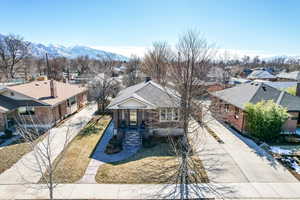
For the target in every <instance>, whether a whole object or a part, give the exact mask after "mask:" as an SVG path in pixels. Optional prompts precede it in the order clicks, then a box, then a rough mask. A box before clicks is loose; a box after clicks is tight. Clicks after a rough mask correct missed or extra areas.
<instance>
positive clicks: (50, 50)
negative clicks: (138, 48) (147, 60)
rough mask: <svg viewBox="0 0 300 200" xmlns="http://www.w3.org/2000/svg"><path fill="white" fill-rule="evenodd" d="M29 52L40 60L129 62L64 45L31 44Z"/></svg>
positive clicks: (109, 54) (101, 51) (84, 47)
mask: <svg viewBox="0 0 300 200" xmlns="http://www.w3.org/2000/svg"><path fill="white" fill-rule="evenodd" d="M4 37H5V36H4V35H2V34H0V40H1V39H3V38H4ZM29 52H30V53H31V55H33V56H35V57H40V58H42V57H44V56H45V54H46V53H47V54H48V56H49V57H66V58H76V57H78V56H89V57H90V58H94V59H99V57H105V56H109V57H110V58H112V59H114V60H118V61H127V60H128V58H127V57H125V56H123V55H120V54H116V53H112V52H108V51H103V50H99V49H94V48H91V47H87V46H81V45H76V46H70V47H66V46H63V45H53V44H50V45H44V44H40V43H38V44H37V43H31V45H30V48H29Z"/></svg>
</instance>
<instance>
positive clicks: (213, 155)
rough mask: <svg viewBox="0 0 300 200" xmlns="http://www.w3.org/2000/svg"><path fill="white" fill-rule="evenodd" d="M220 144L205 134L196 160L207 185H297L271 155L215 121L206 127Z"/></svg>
mask: <svg viewBox="0 0 300 200" xmlns="http://www.w3.org/2000/svg"><path fill="white" fill-rule="evenodd" d="M207 125H208V126H209V127H210V128H211V129H212V130H213V131H214V132H215V133H216V134H217V135H218V136H219V137H220V138H221V139H222V140H223V141H224V144H219V143H217V142H216V141H213V140H214V138H212V136H210V135H209V134H207V143H206V144H205V145H203V146H202V149H201V152H200V157H201V160H202V162H203V164H204V167H205V168H206V169H207V174H208V177H209V179H210V181H211V182H217V183H247V182H248V183H299V182H298V180H297V179H296V178H295V177H294V176H293V175H292V174H291V173H290V172H289V171H288V170H287V169H286V168H285V167H283V166H282V165H281V164H280V163H278V162H277V161H276V160H275V159H274V158H273V157H272V156H271V155H269V154H268V153H266V152H265V151H264V150H263V149H261V148H260V147H259V146H257V145H256V144H255V143H254V142H253V141H252V140H249V139H247V138H245V137H242V136H240V135H239V134H237V133H235V132H234V131H233V130H229V129H227V128H226V127H224V125H222V124H221V123H219V122H218V121H217V120H215V119H213V118H212V119H210V120H209V122H208V124H207Z"/></svg>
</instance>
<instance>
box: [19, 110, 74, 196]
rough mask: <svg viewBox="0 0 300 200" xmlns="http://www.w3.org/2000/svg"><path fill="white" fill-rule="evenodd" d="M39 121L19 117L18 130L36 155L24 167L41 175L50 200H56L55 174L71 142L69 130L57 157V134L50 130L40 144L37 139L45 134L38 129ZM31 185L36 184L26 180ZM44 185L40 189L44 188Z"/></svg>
mask: <svg viewBox="0 0 300 200" xmlns="http://www.w3.org/2000/svg"><path fill="white" fill-rule="evenodd" d="M38 124H39V120H38V119H36V118H34V117H33V116H31V115H29V116H26V117H25V116H20V115H19V116H18V121H17V130H18V133H19V134H20V136H21V138H22V139H23V140H24V142H26V143H28V144H29V146H30V149H31V150H32V153H33V155H34V160H27V161H26V163H23V164H24V167H27V168H29V169H30V170H32V172H33V173H37V174H40V177H41V179H40V181H42V182H43V183H44V185H45V186H46V188H47V189H48V191H49V199H51V200H52V199H54V190H55V188H56V187H57V185H58V184H57V183H55V182H54V173H55V171H56V169H57V168H58V165H59V164H60V161H61V160H62V159H63V157H64V155H65V152H66V149H67V144H68V143H69V141H70V137H69V128H68V127H67V132H66V133H65V139H64V141H62V142H63V146H62V149H61V152H60V154H59V155H58V156H55V154H56V153H57V146H56V145H54V142H53V140H54V138H55V137H56V136H55V132H52V130H51V129H49V130H48V131H47V132H46V133H44V134H47V135H46V137H45V139H43V141H41V142H38V140H37V138H39V137H40V136H41V134H42V133H43V132H44V131H43V130H41V129H40V128H39V127H38ZM25 181H26V182H28V183H30V184H34V182H32V181H31V180H26V179H25ZM44 185H42V186H40V184H39V185H38V187H44Z"/></svg>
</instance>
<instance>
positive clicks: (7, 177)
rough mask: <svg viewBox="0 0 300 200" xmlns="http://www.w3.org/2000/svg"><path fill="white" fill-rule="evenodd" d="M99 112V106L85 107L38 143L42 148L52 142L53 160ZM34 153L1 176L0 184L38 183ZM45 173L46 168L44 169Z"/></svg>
mask: <svg viewBox="0 0 300 200" xmlns="http://www.w3.org/2000/svg"><path fill="white" fill-rule="evenodd" d="M96 110H97V105H95V104H92V105H89V106H87V107H85V108H84V109H83V110H81V111H80V112H78V113H76V114H75V115H73V116H72V117H71V118H70V119H67V120H66V121H65V122H64V123H63V124H61V125H60V126H59V127H55V128H52V129H50V131H49V134H48V136H47V137H45V139H44V140H43V141H42V142H40V143H38V144H37V145H40V146H41V149H43V147H42V145H43V144H47V143H46V142H47V140H48V139H49V140H50V141H51V142H50V145H51V147H50V149H51V151H52V152H51V160H52V161H54V160H55V158H56V157H57V156H58V155H59V154H60V153H61V151H62V150H63V148H64V145H65V142H66V138H67V141H68V142H69V141H71V140H72V139H73V138H74V137H75V136H76V135H77V134H78V133H79V131H80V130H81V129H82V128H83V127H84V126H85V125H86V124H87V123H88V122H89V121H90V120H91V118H92V116H93V114H94V112H95V111H96ZM35 155H36V154H35V153H34V152H33V151H31V152H29V153H27V154H25V155H24V156H23V157H22V158H21V159H20V160H19V161H18V162H17V163H15V164H14V165H13V166H12V167H11V168H10V169H8V170H6V171H4V172H3V173H2V174H0V184H24V183H37V182H38V181H39V180H40V178H41V176H42V174H41V173H40V170H39V169H38V165H37V162H36V158H35ZM42 170H43V172H44V171H45V167H42Z"/></svg>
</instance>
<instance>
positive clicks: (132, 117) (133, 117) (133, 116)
mask: <svg viewBox="0 0 300 200" xmlns="http://www.w3.org/2000/svg"><path fill="white" fill-rule="evenodd" d="M129 125H130V126H131V127H136V126H137V110H129Z"/></svg>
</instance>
